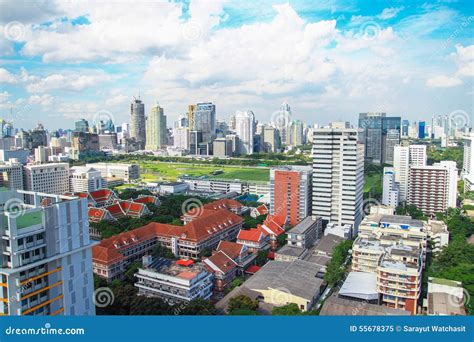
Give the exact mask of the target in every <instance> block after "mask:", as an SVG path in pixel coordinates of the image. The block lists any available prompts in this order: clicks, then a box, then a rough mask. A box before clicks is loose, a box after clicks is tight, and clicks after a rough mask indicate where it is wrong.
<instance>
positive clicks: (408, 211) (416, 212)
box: [395, 204, 428, 220]
mask: <svg viewBox="0 0 474 342" xmlns="http://www.w3.org/2000/svg"><path fill="white" fill-rule="evenodd" d="M395 213H396V214H397V215H408V216H411V217H412V218H413V219H416V220H427V219H428V218H427V217H426V216H425V214H423V212H422V211H421V210H420V209H418V208H417V207H416V205H413V204H408V205H400V206H398V207H397V208H396V209H395Z"/></svg>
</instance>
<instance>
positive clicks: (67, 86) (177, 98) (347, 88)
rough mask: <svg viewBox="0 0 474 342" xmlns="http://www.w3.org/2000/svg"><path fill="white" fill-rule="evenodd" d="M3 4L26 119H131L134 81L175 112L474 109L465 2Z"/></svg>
mask: <svg viewBox="0 0 474 342" xmlns="http://www.w3.org/2000/svg"><path fill="white" fill-rule="evenodd" d="M4 6H5V7H7V8H6V10H5V11H4V14H2V16H1V18H0V20H1V23H0V24H1V26H2V31H3V32H4V34H3V35H2V36H1V37H0V41H1V43H2V44H1V45H2V50H1V52H2V56H3V57H2V59H1V65H0V81H1V82H2V89H1V90H0V110H1V114H2V115H1V116H2V117H3V118H5V119H7V120H11V119H13V121H14V126H15V127H24V128H33V127H34V126H36V124H37V123H38V122H47V123H48V128H49V129H57V128H60V127H62V128H69V127H72V124H70V122H71V121H72V120H76V119H79V118H80V117H84V118H86V119H87V120H89V121H91V120H93V118H94V117H95V115H96V114H97V113H98V112H100V111H109V112H110V113H112V116H113V118H114V122H115V123H116V124H120V123H122V122H128V119H129V113H130V112H129V110H130V107H129V106H130V102H131V101H132V99H133V95H137V94H140V96H141V98H142V100H143V102H144V103H145V113H146V115H148V114H149V110H150V109H151V105H152V104H154V103H156V101H159V102H160V105H161V106H162V107H163V108H164V109H165V113H166V116H167V117H168V122H169V123H171V122H174V121H175V120H177V119H178V117H179V116H181V115H185V114H186V112H187V107H188V105H189V104H191V103H199V102H207V101H209V102H213V103H214V104H215V105H216V117H217V118H219V119H224V120H228V119H229V117H230V115H234V114H235V113H236V111H247V110H251V111H252V112H254V113H255V117H256V120H258V121H259V122H262V121H268V120H266V118H270V117H271V115H272V113H274V112H276V111H278V109H279V107H280V105H281V103H282V102H284V101H287V102H288V103H289V104H290V105H291V108H292V115H293V116H292V119H299V120H302V121H304V122H307V123H309V124H313V123H320V124H323V125H325V124H327V123H329V122H330V121H333V120H341V121H351V122H352V123H353V124H354V125H355V124H356V120H357V115H358V113H363V112H386V113H387V114H388V115H391V116H401V117H402V118H403V119H408V120H410V121H414V120H417V119H419V118H420V117H422V118H425V119H427V120H428V119H429V118H431V117H432V116H436V115H449V114H450V113H453V112H464V113H466V115H467V119H466V120H467V121H469V122H470V123H471V125H472V122H473V119H472V63H473V49H474V45H472V41H473V39H472V37H471V36H472V35H470V32H472V21H473V16H472V12H473V11H472V8H471V7H470V6H469V3H468V2H459V3H438V4H424V3H422V2H397V3H394V4H386V3H376V4H370V5H369V4H362V3H349V4H342V3H339V2H333V1H328V2H324V3H322V4H318V5H315V4H307V3H302V2H290V3H286V4H285V3H284V2H275V3H271V4H269V3H266V4H259V5H252V4H250V3H249V2H247V3H241V2H239V3H238V4H237V3H235V2H234V3H232V2H226V3H224V2H218V1H214V2H212V3H209V2H205V3H204V2H191V3H190V4H185V3H180V2H178V3H154V4H149V3H147V4H146V5H144V4H141V3H138V4H137V5H134V6H131V5H130V3H126V2H125V3H120V4H114V5H113V6H110V5H108V6H105V7H104V6H101V7H95V5H94V4H93V3H88V4H87V6H84V5H81V4H74V3H70V2H60V3H53V2H48V3H46V2H45V3H40V4H38V5H36V6H28V3H27V2H20V3H15V4H13V3H10V4H9V3H6V4H4ZM10 7H11V8H10ZM145 12H146V13H145ZM150 13H156V16H153V15H150ZM138 18H140V20H138ZM130 21H134V22H135V24H134V30H130V29H129V27H128V26H127V25H124V24H123V23H124V22H130ZM156 22H160V23H159V24H156ZM255 32H258V34H255ZM161 33H163V34H161ZM262 46H264V48H262ZM281 46H285V47H287V48H286V50H284V51H281V49H280V47H281ZM288 47H291V48H288ZM275 51H280V52H279V53H275ZM211 61H212V63H211ZM341 99H344V100H343V101H341ZM10 111H11V114H10ZM68 122H69V124H68ZM169 126H170V125H169Z"/></svg>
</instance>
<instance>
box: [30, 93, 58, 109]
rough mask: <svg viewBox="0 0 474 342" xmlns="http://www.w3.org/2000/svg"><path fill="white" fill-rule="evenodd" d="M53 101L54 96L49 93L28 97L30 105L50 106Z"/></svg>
mask: <svg viewBox="0 0 474 342" xmlns="http://www.w3.org/2000/svg"><path fill="white" fill-rule="evenodd" d="M53 101H54V97H53V96H51V95H50V94H43V95H31V96H30V97H29V98H28V103H29V104H31V105H40V106H45V107H46V106H50V105H51V104H52V103H53Z"/></svg>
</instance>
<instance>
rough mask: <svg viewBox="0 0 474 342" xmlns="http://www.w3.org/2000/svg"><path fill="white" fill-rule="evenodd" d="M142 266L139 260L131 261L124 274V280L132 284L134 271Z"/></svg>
mask: <svg viewBox="0 0 474 342" xmlns="http://www.w3.org/2000/svg"><path fill="white" fill-rule="evenodd" d="M141 266H142V263H141V262H139V261H135V262H133V263H131V264H130V265H129V266H128V268H127V270H126V271H125V274H124V280H125V281H126V282H128V283H130V284H133V281H134V279H135V273H137V271H138V269H139V268H140V267H141Z"/></svg>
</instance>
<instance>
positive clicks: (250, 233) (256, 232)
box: [237, 228, 268, 242]
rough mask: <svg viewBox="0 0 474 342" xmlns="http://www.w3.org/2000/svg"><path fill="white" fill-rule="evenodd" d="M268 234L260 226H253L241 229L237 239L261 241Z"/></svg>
mask: <svg viewBox="0 0 474 342" xmlns="http://www.w3.org/2000/svg"><path fill="white" fill-rule="evenodd" d="M266 235H268V234H266V233H265V232H264V231H263V230H262V229H259V228H252V229H249V230H243V229H241V230H240V231H239V234H238V235H237V240H242V241H253V242H260V241H262V240H263V239H264V238H265V236H266Z"/></svg>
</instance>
